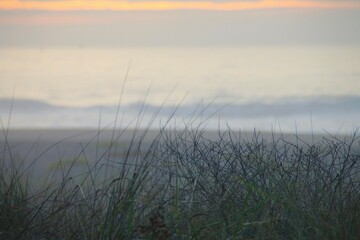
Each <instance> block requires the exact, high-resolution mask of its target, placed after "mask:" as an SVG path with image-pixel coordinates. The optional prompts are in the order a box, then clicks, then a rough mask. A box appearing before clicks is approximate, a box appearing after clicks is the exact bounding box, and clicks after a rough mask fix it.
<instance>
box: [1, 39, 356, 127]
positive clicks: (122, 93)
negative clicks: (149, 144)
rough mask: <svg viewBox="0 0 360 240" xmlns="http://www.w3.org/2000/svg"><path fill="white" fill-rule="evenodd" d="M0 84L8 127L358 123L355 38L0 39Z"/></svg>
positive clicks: (233, 125)
mask: <svg viewBox="0 0 360 240" xmlns="http://www.w3.org/2000/svg"><path fill="white" fill-rule="evenodd" d="M125 79H126V80H125ZM0 83H1V88H0V118H1V121H2V124H3V125H4V126H7V125H8V124H10V127H13V128H34V127H35V128H72V127H76V128H79V127H92V128H97V127H99V126H100V127H105V126H112V125H113V124H117V126H119V127H125V126H128V125H130V126H131V124H133V125H134V126H133V127H138V126H140V127H148V126H149V125H148V124H149V122H151V121H152V119H153V118H155V120H154V121H153V122H152V125H151V127H153V128H157V127H159V126H161V125H164V124H165V122H166V121H167V120H168V119H169V116H172V113H174V112H175V114H174V116H173V117H172V121H171V122H170V123H169V126H172V127H181V125H183V124H184V123H185V124H187V125H191V126H194V127H196V126H198V124H202V125H204V127H205V128H218V127H220V128H227V127H228V126H230V127H231V128H235V129H241V130H252V129H254V128H256V129H258V130H264V131H269V130H276V131H286V132H292V131H300V132H310V131H315V132H323V131H329V132H351V131H353V130H354V129H356V127H358V126H360V93H359V90H360V46H346V47H345V46H320V47H319V46H278V47H274V46H272V47H226V48H225V47H216V48H215V47H212V48H210V47H207V48H205V47H204V48H199V47H188V48H167V47H163V48H151V47H147V48H145V47H143V48H142V47H138V48H136V47H131V48H86V47H79V48H43V49H40V48H12V49H9V48H6V49H5V48H3V49H0ZM12 98H14V100H13V101H12V100H11V99H12ZM119 102H120V105H119ZM118 105H119V106H120V108H119V115H118V117H116V113H117V106H118ZM11 106H12V107H11ZM160 107H161V108H160ZM10 109H12V110H11V111H10ZM175 109H176V111H175ZM158 110H159V112H158ZM10 112H11V116H10ZM9 116H10V118H9ZM9 119H10V121H9Z"/></svg>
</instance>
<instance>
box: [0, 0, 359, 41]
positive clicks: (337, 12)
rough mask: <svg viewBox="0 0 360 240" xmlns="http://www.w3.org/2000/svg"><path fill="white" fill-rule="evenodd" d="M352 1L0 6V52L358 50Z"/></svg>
mask: <svg viewBox="0 0 360 240" xmlns="http://www.w3.org/2000/svg"><path fill="white" fill-rule="evenodd" d="M359 28H360V1H335V0H312V1H310V0H258V1H257V0H247V1H245V0H242V1H239V0H238V1H236V0H225V1H220V0H208V1H205V0H198V1H189V0H187V1H184V0H181V1H165V0H163V1H156V2H155V1H150V0H105V1H99V0H90V1H83V0H57V1H52V0H38V1H31V0H0V35H1V36H2V37H1V38H0V47H11V46H40V47H47V46H50V47H51V46H129V45H141V46H168V45H170V46H199V45H216V46H228V45H269V44H275V45H284V44H285V45H288V44H290V45H294V44H301V45H304V44H311V45H313V44H321V45H324V44H335V45H341V44H342V45H344V44H359V43H360V31H358V29H359Z"/></svg>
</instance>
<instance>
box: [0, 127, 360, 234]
mask: <svg viewBox="0 0 360 240" xmlns="http://www.w3.org/2000/svg"><path fill="white" fill-rule="evenodd" d="M114 132H115V131H114ZM145 133H146V132H145ZM135 134H136V131H135V133H134V137H133V138H132V139H130V140H129V142H130V143H131V144H130V145H129V146H128V149H127V151H125V153H123V154H121V158H119V159H121V161H110V160H109V159H110V157H111V156H112V155H114V153H115V152H116V148H117V146H116V142H117V141H118V139H119V138H120V137H121V132H120V133H119V136H118V138H117V137H116V136H115V137H114V138H113V140H112V142H110V144H106V146H107V151H106V154H103V155H100V154H99V156H97V159H96V161H95V162H94V163H92V162H91V161H87V157H86V155H85V154H84V150H85V149H86V147H87V146H86V145H85V146H83V151H82V154H80V155H78V156H74V158H73V162H71V159H64V161H63V163H59V164H60V165H54V166H61V167H60V168H58V167H56V171H59V169H61V170H62V173H61V177H60V179H59V178H58V177H55V175H53V178H51V177H49V178H48V179H47V181H44V183H43V185H41V187H39V186H37V187H34V186H33V184H32V181H31V179H32V177H33V176H32V169H33V166H35V165H36V163H33V165H29V164H28V163H26V159H16V156H15V153H14V152H13V150H12V148H11V143H10V142H9V141H8V140H7V139H6V135H7V133H4V135H5V141H4V146H1V147H3V151H2V153H1V154H0V164H1V166H0V167H1V168H0V239H104V240H105V239H160V240H161V239H358V237H359V236H360V172H359V171H360V146H359V143H360V142H359V135H358V134H357V132H355V133H354V134H353V135H352V136H349V137H347V138H339V137H336V136H331V135H328V136H326V137H324V138H323V139H322V140H321V141H319V142H314V143H312V144H309V143H307V142H304V141H302V139H300V137H298V136H296V139H295V140H294V141H288V140H287V139H286V138H284V137H281V136H280V137H275V135H274V137H273V138H272V140H271V141H269V139H265V138H263V137H262V135H261V134H260V133H256V132H254V134H253V135H252V136H251V137H244V136H243V135H241V134H240V133H235V132H233V131H231V130H228V131H219V132H218V135H217V137H216V138H214V137H212V138H208V137H206V133H205V131H203V129H201V128H200V127H198V128H195V129H190V128H185V129H184V130H181V131H174V130H165V129H162V130H161V131H160V133H159V135H158V136H157V137H156V138H155V139H154V140H153V142H152V144H151V145H149V146H147V147H143V142H142V141H141V139H142V138H141V137H142V136H139V137H138V138H137V137H135ZM94 139H96V137H95V138H94ZM136 139H137V140H136ZM133 153H136V154H133ZM77 161H79V162H78V163H80V164H81V166H82V167H83V168H84V170H86V172H85V174H82V175H81V176H80V175H79V176H77V177H76V176H75V177H74V176H72V175H71V174H70V170H71V168H72V166H75V165H76V163H77ZM65 163H66V164H65ZM64 164H65V165H66V166H67V167H66V168H65V167H63V166H64ZM110 172H111V173H110ZM49 176H51V175H49Z"/></svg>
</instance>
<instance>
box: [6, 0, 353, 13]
mask: <svg viewBox="0 0 360 240" xmlns="http://www.w3.org/2000/svg"><path fill="white" fill-rule="evenodd" d="M268 8H325V9H331V8H360V3H359V2H354V1H339V2H335V1H316V0H313V1H309V0H307V1H306V0H289V1H287V0H262V1H239V2H236V1H232V2H211V1H209V2H204V1H202V2H196V1H187V2H181V1H150V2H149V1H146V2H141V1H137V2H128V1H120V0H104V1H101V0H86V1H85V0H62V1H59V0H57V1H51V0H49V1H44V0H42V1H31V0H26V1H24V0H23V1H21V0H0V10H48V11H67V10H114V11H138V10H179V9H188V10H219V11H238V10H248V9H268Z"/></svg>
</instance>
